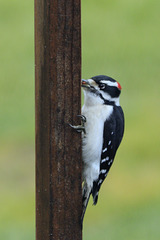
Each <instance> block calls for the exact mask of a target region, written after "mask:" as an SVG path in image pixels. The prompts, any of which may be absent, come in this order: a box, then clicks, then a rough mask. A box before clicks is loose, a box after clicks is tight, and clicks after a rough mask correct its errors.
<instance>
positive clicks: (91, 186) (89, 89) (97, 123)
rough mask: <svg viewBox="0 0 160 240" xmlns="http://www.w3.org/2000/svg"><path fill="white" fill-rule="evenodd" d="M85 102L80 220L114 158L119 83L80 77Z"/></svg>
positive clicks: (120, 125)
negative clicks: (81, 78)
mask: <svg viewBox="0 0 160 240" xmlns="http://www.w3.org/2000/svg"><path fill="white" fill-rule="evenodd" d="M82 88H83V90H84V105H83V107H82V115H81V118H82V123H83V124H82V126H72V125H70V126H71V127H73V128H75V129H76V130H77V131H83V132H82V159H83V172H82V179H83V191H82V202H83V209H82V218H81V220H82V222H83V217H84V214H85V211H86V208H87V204H88V201H89V198H90V195H91V194H92V197H93V203H94V205H96V204H97V201H98V194H99V190H100V187H101V185H102V183H103V181H104V179H105V178H106V176H107V174H108V172H109V170H110V168H111V166H112V164H113V161H114V158H115V154H116V151H117V149H118V147H119V145H120V143H121V140H122V137H123V133H124V114H123V110H122V108H121V106H120V104H119V96H120V93H121V85H120V84H119V83H118V82H117V81H115V80H114V79H113V78H111V77H108V76H105V75H99V76H95V77H92V78H90V79H88V80H84V79H83V80H82Z"/></svg>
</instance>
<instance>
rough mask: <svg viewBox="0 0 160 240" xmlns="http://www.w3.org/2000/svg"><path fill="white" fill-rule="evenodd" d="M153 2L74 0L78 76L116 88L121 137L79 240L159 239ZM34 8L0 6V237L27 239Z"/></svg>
mask: <svg viewBox="0 0 160 240" xmlns="http://www.w3.org/2000/svg"><path fill="white" fill-rule="evenodd" d="M159 9H160V2H159V1H156V0H141V1H138V0H135V1H127V0H121V1H118V0H113V1H111V0H107V1H106V0H98V1H97V0H92V1H89V0H82V77H83V78H89V77H92V76H94V75H98V74H106V75H109V76H112V77H113V78H115V79H117V80H118V81H119V82H120V83H121V85H122V88H123V89H122V94H121V104H122V106H123V108H124V112H125V118H126V128H125V136H124V139H123V142H122V145H121V147H120V149H119V151H118V153H117V156H116V159H115V163H114V165H113V167H112V169H111V172H110V174H109V175H108V177H107V181H105V183H104V184H103V186H102V190H101V192H100V196H99V202H98V205H97V206H96V207H94V206H92V201H90V204H89V207H88V209H87V212H86V216H85V220H84V233H83V237H84V240H97V239H98V240H104V239H106V240H116V239H119V240H121V239H123V240H124V239H127V240H135V239H136V240H143V239H144V240H150V239H153V240H159V239H160V228H159V222H160V204H159V202H160V191H159V189H160V177H159V175H160V174H159V172H160V161H159V156H160V148H159V144H160V134H159V123H160V111H159V109H160V106H159V105H160V104H159V102H160V101H159V76H160V70H159V62H160V53H159V43H160V32H159V29H160V19H159ZM33 14H34V3H33V1H31V0H28V1H20V0H14V1H12V0H5V1H4V0H1V1H0V31H1V39H0V49H1V54H0V72H1V79H0V143H1V144H0V188H1V197H0V239H6V240H21V239H23V240H27V239H34V238H35V234H34V231H35V224H34V213H35V210H34V15H33Z"/></svg>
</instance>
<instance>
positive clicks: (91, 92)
mask: <svg viewBox="0 0 160 240" xmlns="http://www.w3.org/2000/svg"><path fill="white" fill-rule="evenodd" d="M82 87H83V90H84V95H85V100H86V101H87V104H90V105H94V104H108V105H117V106H119V96H120V93H121V89H122V88H121V85H120V84H119V83H118V82H117V81H116V80H114V79H113V78H111V77H108V76H105V75H98V76H95V77H92V78H90V79H87V80H84V79H82Z"/></svg>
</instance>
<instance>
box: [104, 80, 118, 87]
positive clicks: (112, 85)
mask: <svg viewBox="0 0 160 240" xmlns="http://www.w3.org/2000/svg"><path fill="white" fill-rule="evenodd" d="M101 83H104V84H107V85H108V86H111V87H118V83H117V82H111V81H108V80H101Z"/></svg>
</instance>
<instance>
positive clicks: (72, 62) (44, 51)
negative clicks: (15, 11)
mask: <svg viewBox="0 0 160 240" xmlns="http://www.w3.org/2000/svg"><path fill="white" fill-rule="evenodd" d="M35 65H36V66H35V75H36V84H35V88H36V240H53V239H54V240H81V239H82V231H81V224H80V217H81V207H82V202H81V134H78V133H77V132H74V131H73V130H72V129H71V128H70V127H69V126H68V123H71V124H76V123H77V122H78V121H79V119H78V118H77V115H78V114H80V109H81V94H80V88H81V87H80V79H81V21H80V0H35Z"/></svg>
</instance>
